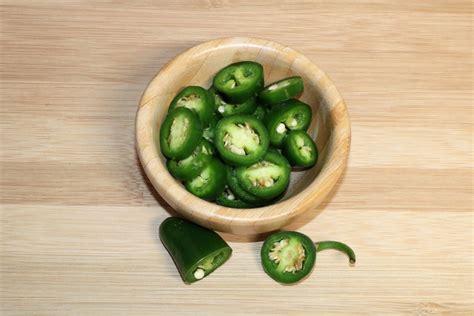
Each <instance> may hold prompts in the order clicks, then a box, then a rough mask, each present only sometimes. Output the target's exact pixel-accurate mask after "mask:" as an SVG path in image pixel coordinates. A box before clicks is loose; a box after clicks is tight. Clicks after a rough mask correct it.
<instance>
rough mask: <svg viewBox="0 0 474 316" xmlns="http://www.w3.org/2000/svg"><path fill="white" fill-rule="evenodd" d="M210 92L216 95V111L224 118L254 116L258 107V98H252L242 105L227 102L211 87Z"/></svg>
mask: <svg viewBox="0 0 474 316" xmlns="http://www.w3.org/2000/svg"><path fill="white" fill-rule="evenodd" d="M209 91H210V92H211V93H213V95H214V103H215V104H216V111H217V112H218V113H219V114H220V115H222V116H224V117H226V116H230V115H236V114H252V113H253V112H254V111H255V108H256V107H257V102H256V97H250V98H248V99H247V100H245V101H244V102H242V103H237V104H233V103H228V102H226V101H225V100H224V99H223V98H222V96H221V95H220V94H219V92H217V90H216V89H215V88H214V87H211V89H209Z"/></svg>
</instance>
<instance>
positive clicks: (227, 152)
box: [214, 115, 269, 166]
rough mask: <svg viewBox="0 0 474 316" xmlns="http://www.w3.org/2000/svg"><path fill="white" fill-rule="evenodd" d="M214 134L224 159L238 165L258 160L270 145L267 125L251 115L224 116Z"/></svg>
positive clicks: (218, 149)
mask: <svg viewBox="0 0 474 316" xmlns="http://www.w3.org/2000/svg"><path fill="white" fill-rule="evenodd" d="M214 134H215V135H214V144H215V146H216V148H217V151H218V152H219V154H220V155H221V157H222V159H224V160H225V161H226V162H228V163H229V164H233V165H237V166H245V165H250V164H252V163H254V162H256V161H258V160H259V159H260V158H262V157H263V155H265V153H266V151H267V149H268V145H269V143H268V133H267V130H266V129H265V126H264V125H263V123H262V122H260V121H259V120H257V119H256V118H255V117H253V116H250V115H233V116H228V117H224V118H223V119H222V120H220V121H219V122H218V123H217V126H216V129H215V133H214Z"/></svg>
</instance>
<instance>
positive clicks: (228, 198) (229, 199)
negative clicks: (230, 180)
mask: <svg viewBox="0 0 474 316" xmlns="http://www.w3.org/2000/svg"><path fill="white" fill-rule="evenodd" d="M216 203H217V204H219V205H222V206H226V207H232V208H252V207H254V206H252V205H251V204H250V203H247V202H244V201H242V200H241V199H239V197H238V196H237V195H236V194H235V193H234V192H232V190H231V189H230V188H229V187H228V186H227V187H226V188H225V189H224V191H222V193H221V194H220V195H219V196H218V197H217V198H216Z"/></svg>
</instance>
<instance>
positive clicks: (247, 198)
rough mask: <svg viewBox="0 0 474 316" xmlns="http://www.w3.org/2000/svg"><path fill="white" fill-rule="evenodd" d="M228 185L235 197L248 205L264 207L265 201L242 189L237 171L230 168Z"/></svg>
mask: <svg viewBox="0 0 474 316" xmlns="http://www.w3.org/2000/svg"><path fill="white" fill-rule="evenodd" d="M227 185H228V186H229V188H230V190H232V192H233V193H234V194H235V196H237V198H239V199H240V200H242V201H244V202H246V203H249V204H251V205H253V206H262V205H264V204H265V203H266V202H265V200H263V199H260V198H258V197H256V196H254V195H252V194H250V193H249V192H247V191H245V190H244V188H242V186H241V185H240V183H239V180H238V179H237V176H236V174H235V169H230V168H228V171H227Z"/></svg>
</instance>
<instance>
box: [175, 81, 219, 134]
mask: <svg viewBox="0 0 474 316" xmlns="http://www.w3.org/2000/svg"><path fill="white" fill-rule="evenodd" d="M178 107H185V108H188V109H190V110H193V111H195V112H196V113H197V114H198V116H199V118H200V119H201V122H202V124H203V126H204V127H205V126H207V124H209V120H210V119H211V116H212V113H214V96H213V95H211V93H210V92H209V91H207V90H206V89H204V88H202V87H198V86H188V87H185V88H184V89H183V90H181V91H180V92H179V93H178V94H177V95H176V97H175V98H174V99H173V101H171V104H170V107H169V110H170V111H173V110H174V109H175V108H178Z"/></svg>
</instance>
